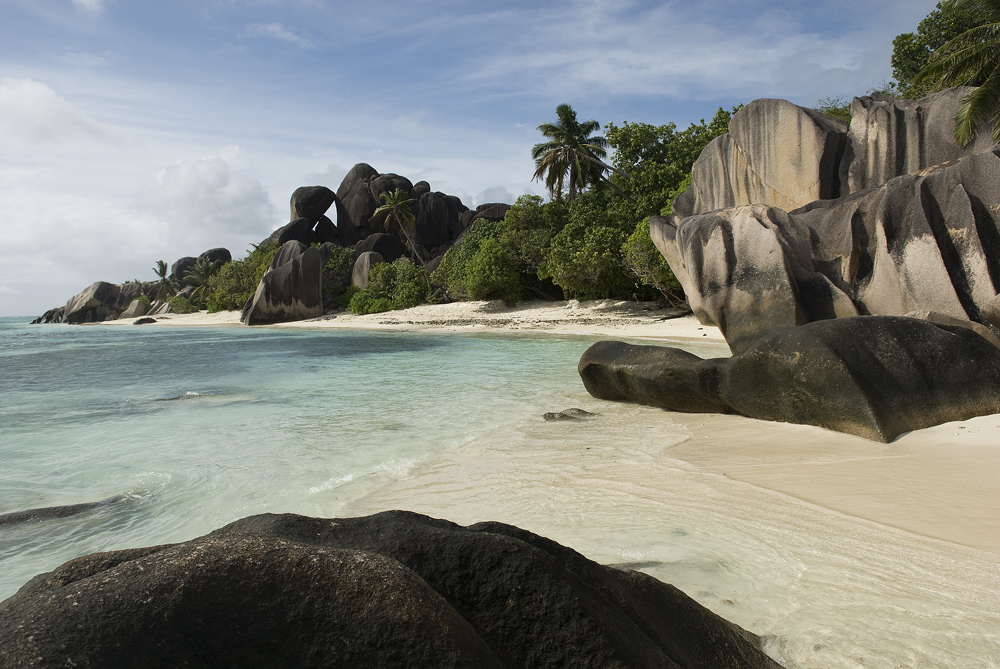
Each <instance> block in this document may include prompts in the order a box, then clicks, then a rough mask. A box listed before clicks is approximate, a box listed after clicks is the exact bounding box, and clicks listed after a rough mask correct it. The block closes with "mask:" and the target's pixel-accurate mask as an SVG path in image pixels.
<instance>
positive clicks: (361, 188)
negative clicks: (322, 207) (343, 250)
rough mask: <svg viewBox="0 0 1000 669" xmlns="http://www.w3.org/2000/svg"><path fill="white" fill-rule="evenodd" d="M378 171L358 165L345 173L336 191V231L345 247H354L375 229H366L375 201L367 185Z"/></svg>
mask: <svg viewBox="0 0 1000 669" xmlns="http://www.w3.org/2000/svg"><path fill="white" fill-rule="evenodd" d="M377 176H378V171H377V170H376V169H375V168H374V167H372V166H371V165H369V164H367V163H358V164H357V165H355V166H354V167H353V168H351V171H350V172H348V173H347V176H345V177H344V180H343V181H342V182H341V184H340V188H338V189H337V229H338V230H339V231H340V240H341V242H342V243H343V244H345V245H350V244H354V243H356V242H357V241H359V240H361V239H364V238H365V237H367V236H368V235H370V234H372V233H373V232H377V231H376V230H372V229H371V227H370V225H369V224H370V221H371V216H372V214H373V213H374V212H375V210H376V209H378V206H379V202H378V200H376V199H375V196H374V195H372V192H371V190H370V189H369V187H368V184H369V183H370V182H371V180H372V179H374V178H375V177H377Z"/></svg>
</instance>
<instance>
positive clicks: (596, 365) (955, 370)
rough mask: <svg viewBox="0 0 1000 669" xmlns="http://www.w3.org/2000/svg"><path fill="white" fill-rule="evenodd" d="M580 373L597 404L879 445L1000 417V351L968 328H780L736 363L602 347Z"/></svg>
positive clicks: (881, 321)
mask: <svg viewBox="0 0 1000 669" xmlns="http://www.w3.org/2000/svg"><path fill="white" fill-rule="evenodd" d="M579 370H580V376H581V377H582V379H583V382H584V385H585V386H586V388H587V390H588V391H589V392H590V394H591V395H593V396H594V397H598V398H600V399H607V400H625V401H630V402H637V403H640V404H648V405H651V406H658V407H662V408H664V409H670V410H674V411H694V412H702V411H705V412H713V411H721V412H730V411H731V412H736V413H740V414H742V415H744V416H749V417H751V418H759V419H762V420H774V421H782V422H787V423H802V424H806V425H817V426H820V427H825V428H828V429H831V430H837V431H839V432H846V433H849V434H856V435H859V436H862V437H865V438H867V439H872V440H876V441H883V442H889V441H892V440H893V439H895V438H896V437H897V436H899V435H900V434H902V433H904V432H908V431H911V430H917V429H921V428H925V427H930V426H932V425H938V424H940V423H944V422H947V421H953V420H964V419H967V418H972V417H973V416H981V415H987V414H992V413H1000V349H998V348H997V347H996V346H994V345H993V344H991V343H990V342H989V341H987V340H986V339H985V338H983V337H982V336H980V335H979V334H977V333H975V332H974V331H972V330H970V329H968V328H965V327H958V326H951V325H937V324H934V323H931V322H928V321H923V320H917V319H913V318H903V317H896V316H861V317H856V318H841V319H833V320H823V321H816V322H813V323H808V324H806V325H802V326H799V327H790V328H785V329H782V330H777V331H775V332H772V333H771V334H769V335H767V336H766V337H763V338H762V339H759V340H758V341H757V342H756V343H755V344H754V345H753V346H752V347H750V348H748V349H747V350H745V351H743V352H742V353H740V354H739V355H735V356H733V357H732V358H718V359H709V360H702V359H700V358H698V357H697V356H694V355H692V354H690V353H686V352H684V351H680V350H678V349H670V348H662V347H655V346H632V345H629V344H624V343H621V342H600V343H598V344H595V345H594V346H592V347H591V348H590V349H588V350H587V351H586V352H585V353H584V355H583V357H581V359H580V365H579Z"/></svg>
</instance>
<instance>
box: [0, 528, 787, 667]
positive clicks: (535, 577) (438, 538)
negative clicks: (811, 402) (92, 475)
mask: <svg viewBox="0 0 1000 669" xmlns="http://www.w3.org/2000/svg"><path fill="white" fill-rule="evenodd" d="M70 663H73V664H75V665H76V666H101V667H125V666H128V667H132V666H191V667H216V666H241V667H272V666H297V667H309V666H330V667H334V666H351V667H385V666H389V667H397V666H398V667H402V666H407V667H525V666H572V667H623V668H624V667H704V668H705V669H708V668H713V669H716V668H724V667H732V668H737V667H746V668H750V667H766V668H768V669H774V668H776V667H777V666H778V665H777V664H776V663H775V662H773V661H772V660H770V659H769V658H767V657H766V656H765V655H764V654H763V653H762V652H761V651H760V650H759V649H758V640H757V639H756V637H753V635H751V634H749V633H748V632H746V631H744V630H742V629H740V628H739V627H737V626H735V625H733V624H731V623H728V622H726V621H725V620H723V619H721V618H719V617H718V616H716V615H715V614H713V613H711V612H710V611H708V610H707V609H705V608H703V607H701V606H700V605H698V604H697V603H695V602H694V601H693V600H691V599H690V598H689V597H687V596H686V595H684V594H683V593H682V592H680V591H679V590H677V589H676V588H674V587H672V586H670V585H666V584H664V583H661V582H659V581H656V580H655V579H653V578H652V577H650V576H647V575H645V574H642V573H639V572H626V571H618V570H615V569H611V568H609V567H602V566H600V565H598V564H595V563H593V562H591V561H589V560H587V559H586V558H584V557H583V556H581V555H579V554H578V553H576V552H574V551H572V550H570V549H568V548H565V547H563V546H560V545H559V544H556V543H555V542H552V541H550V540H548V539H544V538H542V537H539V536H537V535H534V534H531V533H530V532H526V531H524V530H520V529H518V528H516V527H511V526H509V525H503V524H500V523H478V524H476V525H473V526H470V527H461V526H458V525H455V524H453V523H449V522H448V521H444V520H435V519H431V518H428V517H426V516H420V515H417V514H413V513H408V512H402V511H390V512H386V513H381V514H378V515H375V516H369V517H365V518H346V519H337V520H333V521H331V520H330V519H321V518H307V517H304V516H295V515H291V514H287V515H270V514H268V515H260V516H251V517H249V518H245V519H243V520H239V521H236V522H235V523H232V524H230V525H227V526H226V527H224V528H222V529H220V530H217V531H216V532H213V533H211V534H209V535H207V536H205V537H201V538H199V539H195V540H193V541H189V542H186V543H181V544H173V545H166V546H155V547H152V548H140V549H133V550H125V551H115V552H111V553H100V554H95V555H90V556H85V557H82V558H77V559H76V560H73V561H70V562H68V563H66V564H65V565H63V566H62V567H59V568H58V569H56V570H55V571H53V572H51V573H48V574H43V575H40V576H38V577H36V578H35V579H33V580H32V581H31V582H29V583H28V584H27V585H25V586H24V587H23V588H22V589H21V590H20V591H19V592H18V593H17V594H16V595H14V596H13V597H11V598H10V599H8V600H6V601H5V602H3V603H2V604H0V664H3V665H4V666H37V667H48V666H67V665H68V664H70Z"/></svg>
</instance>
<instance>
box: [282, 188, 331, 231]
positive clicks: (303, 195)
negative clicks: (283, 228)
mask: <svg viewBox="0 0 1000 669" xmlns="http://www.w3.org/2000/svg"><path fill="white" fill-rule="evenodd" d="M336 199H337V196H336V195H334V193H333V191H332V190H330V189H329V188H327V187H326V186H301V187H299V188H296V189H295V191H294V192H293V193H292V197H291V200H290V202H289V209H290V212H291V215H290V216H289V217H288V220H289V221H294V220H296V219H299V218H305V219H307V220H308V221H309V225H310V227H312V226H313V225H316V223H317V222H318V221H319V219H320V217H321V216H322V215H323V214H325V213H326V212H327V210H328V209H329V208H330V207H331V206H332V205H333V203H334V202H335V201H336Z"/></svg>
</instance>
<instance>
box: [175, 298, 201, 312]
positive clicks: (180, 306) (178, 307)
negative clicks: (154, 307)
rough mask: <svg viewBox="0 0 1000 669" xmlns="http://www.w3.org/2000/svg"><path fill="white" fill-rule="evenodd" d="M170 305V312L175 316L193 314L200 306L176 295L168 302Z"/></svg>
mask: <svg viewBox="0 0 1000 669" xmlns="http://www.w3.org/2000/svg"><path fill="white" fill-rule="evenodd" d="M168 304H170V310H171V311H172V312H174V313H175V314H193V313H194V312H196V311H198V305H197V304H195V303H194V302H192V301H191V300H189V299H187V298H186V297H181V296H180V295H175V296H174V297H171V298H170V300H168Z"/></svg>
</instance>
